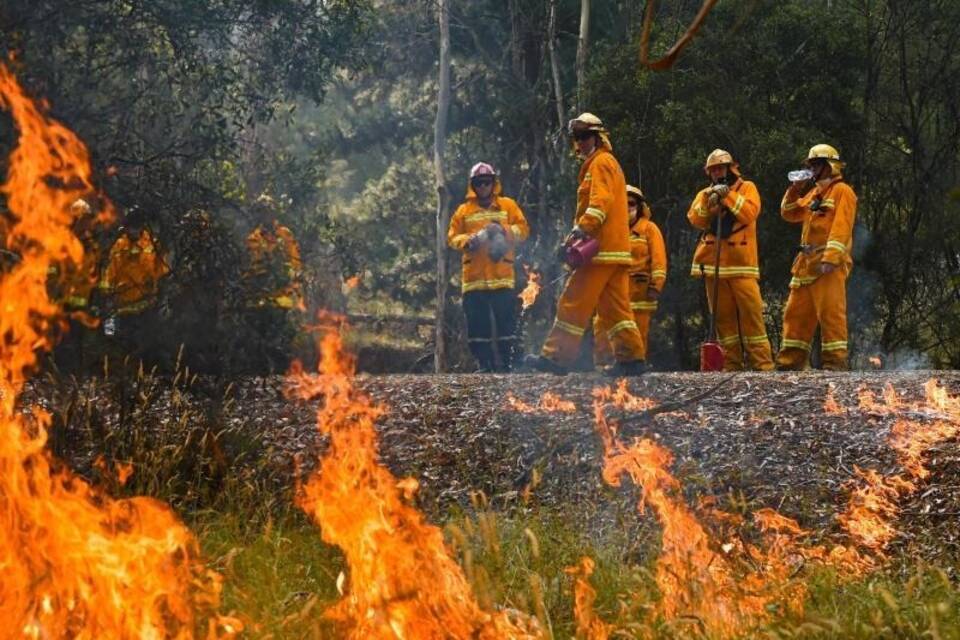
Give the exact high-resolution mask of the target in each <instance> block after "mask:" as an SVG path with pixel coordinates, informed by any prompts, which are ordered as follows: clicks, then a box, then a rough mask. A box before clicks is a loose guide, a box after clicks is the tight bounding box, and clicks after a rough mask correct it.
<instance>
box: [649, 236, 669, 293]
mask: <svg viewBox="0 0 960 640" xmlns="http://www.w3.org/2000/svg"><path fill="white" fill-rule="evenodd" d="M647 247H648V248H649V250H650V287H651V288H653V289H656V290H657V291H662V290H663V283H664V282H666V280H667V247H666V245H665V244H664V242H663V234H662V233H660V229H659V228H658V227H657V225H655V224H653V223H652V222H650V223H648V224H647Z"/></svg>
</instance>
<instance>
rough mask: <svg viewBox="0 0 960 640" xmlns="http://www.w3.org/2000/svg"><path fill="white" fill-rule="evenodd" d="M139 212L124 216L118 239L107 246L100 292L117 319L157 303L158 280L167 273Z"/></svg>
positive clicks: (167, 268)
mask: <svg viewBox="0 0 960 640" xmlns="http://www.w3.org/2000/svg"><path fill="white" fill-rule="evenodd" d="M144 222H145V221H144V219H143V214H141V213H140V212H138V211H134V212H131V213H130V214H129V215H127V218H126V220H125V222H124V226H123V229H122V230H121V233H120V235H119V237H117V239H116V240H115V241H114V243H113V245H112V246H111V247H110V253H109V255H108V257H107V265H106V267H105V268H104V270H103V276H102V277H101V278H100V284H99V288H100V291H101V292H102V293H103V294H105V295H106V296H108V297H109V298H110V302H111V303H112V305H111V306H112V310H113V311H114V312H115V313H116V314H117V315H120V316H129V315H134V314H138V313H140V312H142V311H144V310H145V309H147V308H148V307H150V306H151V305H152V304H153V303H154V302H155V300H156V297H157V293H158V291H159V284H160V280H161V279H162V278H163V277H164V276H165V275H167V273H169V271H170V268H169V267H168V266H167V263H166V261H165V260H164V257H163V255H162V254H161V252H160V250H159V248H158V247H157V244H156V242H155V241H154V239H153V234H151V233H150V229H149V228H147V226H146V225H145V224H144Z"/></svg>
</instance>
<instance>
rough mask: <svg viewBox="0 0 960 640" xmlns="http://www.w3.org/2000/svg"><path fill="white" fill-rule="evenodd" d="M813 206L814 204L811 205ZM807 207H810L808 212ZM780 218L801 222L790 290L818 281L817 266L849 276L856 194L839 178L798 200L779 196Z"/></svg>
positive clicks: (792, 195) (793, 196)
mask: <svg viewBox="0 0 960 640" xmlns="http://www.w3.org/2000/svg"><path fill="white" fill-rule="evenodd" d="M814 203H816V204H814ZM811 205H813V207H812V208H811ZM780 215H781V216H782V217H783V219H784V220H786V221H787V222H794V223H796V222H802V223H803V231H802V232H801V233H800V248H799V251H798V252H797V257H796V258H795V259H794V261H793V267H792V268H791V269H790V273H791V274H792V275H793V277H792V278H791V279H790V288H791V289H796V288H797V287H802V286H804V285H807V284H810V283H811V282H813V281H814V280H816V279H817V278H819V277H820V275H821V273H820V263H821V262H829V263H830V264H832V265H834V266H837V267H840V268H842V269H843V270H844V272H845V273H847V274H849V273H850V269H852V268H853V258H851V257H850V252H851V251H852V250H853V223H854V221H855V219H856V217H857V194H856V193H854V192H853V189H852V188H851V187H850V185H848V184H847V183H846V182H843V176H834V177H832V178H830V179H829V180H822V181H820V182H818V183H817V186H815V187H814V188H813V189H811V190H810V191H809V192H807V193H806V194H805V195H804V196H802V197H797V196H796V193H795V192H793V191H792V190H791V189H787V192H786V193H785V194H784V195H783V201H782V202H781V203H780Z"/></svg>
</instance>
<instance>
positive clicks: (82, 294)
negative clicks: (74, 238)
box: [47, 237, 100, 309]
mask: <svg viewBox="0 0 960 640" xmlns="http://www.w3.org/2000/svg"><path fill="white" fill-rule="evenodd" d="M99 263H100V249H99V247H98V246H97V243H96V240H95V239H94V238H92V237H89V238H87V239H85V240H84V241H83V263H82V264H80V265H74V264H73V263H72V262H69V261H64V262H61V263H59V264H52V265H50V267H49V268H48V270H47V274H48V283H49V286H50V289H51V290H52V292H53V293H52V297H53V299H54V300H56V301H57V302H59V303H61V304H63V305H65V306H67V307H69V308H72V309H85V308H86V307H87V305H89V304H90V294H91V293H93V290H94V288H95V287H96V286H97V276H98V271H99Z"/></svg>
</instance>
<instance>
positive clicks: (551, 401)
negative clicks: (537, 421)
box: [507, 391, 577, 413]
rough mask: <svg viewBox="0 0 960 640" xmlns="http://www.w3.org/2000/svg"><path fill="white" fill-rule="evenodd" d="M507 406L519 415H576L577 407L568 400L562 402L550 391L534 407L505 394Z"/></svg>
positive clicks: (561, 399)
mask: <svg viewBox="0 0 960 640" xmlns="http://www.w3.org/2000/svg"><path fill="white" fill-rule="evenodd" d="M507 404H508V405H510V408H511V409H513V410H514V411H518V412H520V413H576V411H577V405H575V404H574V403H573V402H571V401H570V400H564V399H563V398H561V397H560V396H558V395H557V394H555V393H551V392H550V391H546V392H544V394H543V395H542V396H540V399H539V400H538V401H537V404H536V406H534V405H532V404H529V403H527V402H524V401H523V400H521V399H520V398H517V397H516V396H515V395H513V394H512V393H509V392H508V393H507Z"/></svg>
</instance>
